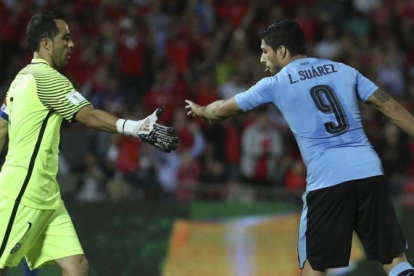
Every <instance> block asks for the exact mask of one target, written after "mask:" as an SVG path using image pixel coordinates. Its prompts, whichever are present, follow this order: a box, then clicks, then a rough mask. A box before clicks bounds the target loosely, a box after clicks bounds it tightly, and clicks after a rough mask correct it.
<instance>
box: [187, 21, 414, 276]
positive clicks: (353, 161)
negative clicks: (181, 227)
mask: <svg viewBox="0 0 414 276" xmlns="http://www.w3.org/2000/svg"><path fill="white" fill-rule="evenodd" d="M259 35H260V38H261V50H262V55H261V58H260V62H261V63H262V64H264V65H265V68H266V71H267V72H270V73H271V74H272V76H270V77H267V78H263V79H262V80H260V81H259V82H257V83H256V84H255V85H254V86H253V87H251V88H250V89H249V90H247V91H246V92H244V93H240V94H237V95H236V96H235V97H233V98H231V99H228V100H220V101H216V102H213V103H211V104H209V105H207V106H200V105H197V104H195V103H193V102H191V101H188V100H187V101H186V102H187V105H186V109H187V110H188V113H187V114H188V116H199V117H200V118H201V119H203V120H204V121H207V122H210V123H211V122H214V121H221V120H224V119H226V118H228V117H232V116H236V115H238V114H240V113H243V112H246V111H249V110H252V109H253V108H255V107H258V106H260V105H263V104H267V103H272V104H274V105H276V106H277V107H278V108H279V109H280V111H281V112H282V114H283V116H284V117H285V119H286V121H287V122H288V124H289V126H290V129H291V130H292V132H293V134H294V135H295V138H296V141H297V143H298V145H299V148H300V151H301V154H302V157H303V160H304V162H305V164H306V167H307V189H306V192H305V193H304V194H303V202H304V205H303V212H302V216H301V222H300V229H299V241H298V253H299V266H300V268H301V269H302V275H304V276H319V275H325V274H326V271H327V269H329V268H337V267H346V266H348V263H349V256H350V252H351V241H352V234H353V231H355V232H356V234H357V235H358V236H359V238H360V240H361V242H362V244H363V246H364V248H365V252H366V254H367V257H368V259H369V260H376V261H378V262H380V263H381V265H382V267H383V269H384V270H385V271H386V273H388V275H390V276H397V275H398V276H403V275H405V276H408V275H413V274H414V269H413V267H412V266H411V265H410V264H409V263H408V261H407V259H406V257H405V254H404V251H405V249H406V248H407V243H406V240H405V239H404V237H403V235H402V233H401V228H400V225H399V223H398V220H397V217H396V214H395V211H394V207H393V205H392V202H391V199H390V194H389V191H388V187H387V183H386V180H385V178H384V176H383V169H382V165H381V161H380V159H379V158H378V155H377V153H376V152H375V150H374V149H373V147H372V146H371V144H370V143H369V141H368V139H367V137H366V135H365V133H364V131H363V128H362V124H361V115H360V111H359V108H358V101H362V102H364V103H366V104H368V105H370V106H372V107H374V108H376V109H377V110H379V111H380V112H382V113H383V114H384V115H386V116H387V117H388V118H389V119H390V120H391V121H392V122H393V123H394V124H396V125H397V126H398V127H400V128H401V129H402V130H403V131H405V132H406V133H407V134H409V135H410V136H411V137H414V119H413V117H412V116H411V115H410V114H409V113H408V112H407V111H406V110H405V109H404V108H403V107H402V106H401V105H400V104H398V103H397V102H396V101H395V100H394V99H393V98H391V97H390V96H389V95H388V94H386V93H385V92H384V91H382V90H381V89H379V88H378V87H377V86H376V85H375V84H374V83H372V82H371V81H370V80H369V79H367V78H366V77H364V76H363V75H361V74H360V73H359V72H358V71H357V70H355V69H354V68H352V67H349V66H347V65H345V64H342V63H338V62H334V61H331V60H323V59H317V58H311V57H307V56H306V52H305V38H304V35H303V32H302V30H301V29H300V27H299V25H298V24H297V23H296V22H295V21H293V20H290V19H284V20H280V21H277V22H275V23H274V24H272V25H269V26H268V27H266V28H265V29H263V30H261V31H260V33H259ZM279 70H280V71H279ZM276 274H277V273H276Z"/></svg>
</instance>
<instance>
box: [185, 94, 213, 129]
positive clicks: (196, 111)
mask: <svg viewBox="0 0 414 276" xmlns="http://www.w3.org/2000/svg"><path fill="white" fill-rule="evenodd" d="M185 102H186V103H187V105H186V106H185V109H186V110H187V116H189V117H196V116H198V117H200V119H201V120H203V121H204V122H206V123H209V124H210V125H211V123H212V122H211V121H210V120H209V119H207V118H205V117H203V116H201V114H200V113H201V112H200V109H201V108H202V106H201V105H199V104H196V103H194V102H192V101H190V100H185Z"/></svg>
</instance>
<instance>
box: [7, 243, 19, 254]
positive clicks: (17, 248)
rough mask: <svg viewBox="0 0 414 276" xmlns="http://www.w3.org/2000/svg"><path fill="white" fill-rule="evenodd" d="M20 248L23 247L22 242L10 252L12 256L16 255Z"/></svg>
mask: <svg viewBox="0 0 414 276" xmlns="http://www.w3.org/2000/svg"><path fill="white" fill-rule="evenodd" d="M20 247H22V245H21V244H20V242H18V243H17V244H16V245H15V246H14V247H13V249H12V250H11V251H10V254H14V253H16V252H17V251H19V249H20Z"/></svg>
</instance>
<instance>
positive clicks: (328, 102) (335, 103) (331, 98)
mask: <svg viewBox="0 0 414 276" xmlns="http://www.w3.org/2000/svg"><path fill="white" fill-rule="evenodd" d="M310 94H311V96H312V99H313V102H314V103H315V105H316V107H317V108H318V109H319V110H320V111H321V112H323V113H324V114H332V113H334V114H335V118H336V122H327V123H325V124H324V126H325V129H326V131H327V132H329V133H331V134H334V135H340V134H343V133H344V132H346V131H347V130H348V128H349V123H348V118H347V117H346V115H345V112H344V109H343V107H342V105H341V102H340V101H339V99H338V97H337V96H336V94H335V91H334V90H333V89H332V87H330V86H329V85H316V86H314V87H312V88H311V90H310Z"/></svg>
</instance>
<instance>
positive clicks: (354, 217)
mask: <svg viewBox="0 0 414 276" xmlns="http://www.w3.org/2000/svg"><path fill="white" fill-rule="evenodd" d="M303 202H304V205H303V212H302V217H301V222H300V229H299V243H298V253H299V266H300V268H303V267H304V264H305V262H306V261H308V262H309V264H310V265H311V267H312V268H313V270H319V271H324V270H326V269H328V268H337V267H346V266H348V264H349V257H350V253H351V244H352V236H353V232H354V231H355V233H356V234H357V235H358V237H359V239H360V240H361V242H362V245H363V246H364V250H365V254H366V255H367V258H368V260H376V261H379V262H380V263H382V264H388V263H391V262H392V260H393V259H394V258H395V257H397V256H398V255H399V254H401V253H403V252H404V251H405V250H406V249H407V248H408V246H407V242H406V240H405V239H404V237H403V234H402V231H401V227H400V224H399V223H398V220H397V216H396V214H395V210H394V207H393V204H392V201H391V199H390V193H389V191H388V187H387V183H386V180H385V177H384V176H382V175H381V176H375V177H370V178H365V179H359V180H353V181H347V182H344V183H341V184H338V185H335V186H332V187H328V188H323V189H318V190H315V191H309V192H305V193H304V195H303Z"/></svg>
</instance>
